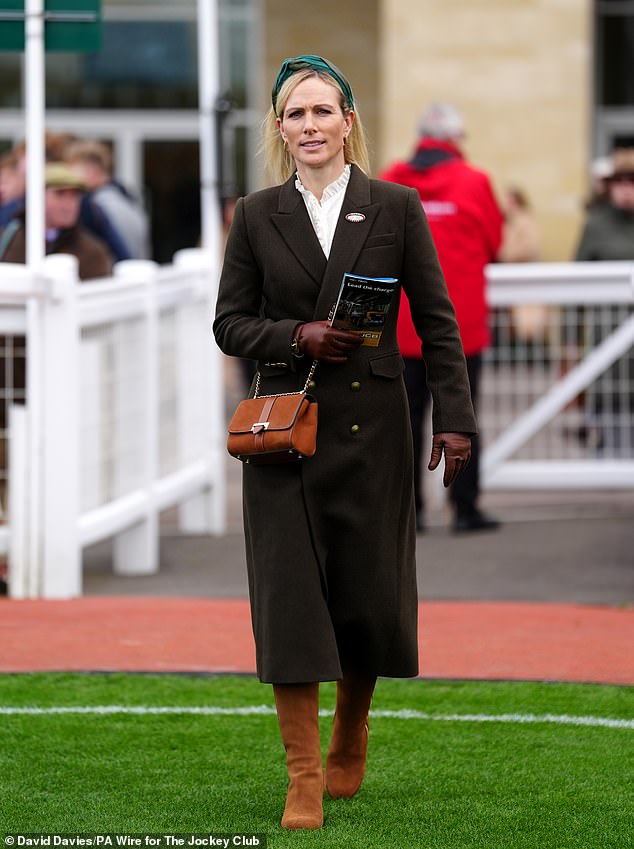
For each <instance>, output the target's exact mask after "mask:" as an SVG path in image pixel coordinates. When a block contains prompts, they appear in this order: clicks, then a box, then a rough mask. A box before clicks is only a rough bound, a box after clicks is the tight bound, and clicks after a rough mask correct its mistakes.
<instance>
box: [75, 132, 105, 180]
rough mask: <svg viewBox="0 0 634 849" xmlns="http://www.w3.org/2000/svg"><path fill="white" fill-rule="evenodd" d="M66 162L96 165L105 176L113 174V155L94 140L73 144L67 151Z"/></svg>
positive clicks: (103, 145)
mask: <svg viewBox="0 0 634 849" xmlns="http://www.w3.org/2000/svg"><path fill="white" fill-rule="evenodd" d="M65 159H66V162H86V163H88V164H89V165H96V166H97V167H98V168H99V169H100V170H101V171H103V173H104V174H107V175H108V176H110V175H111V174H112V153H111V152H110V150H109V148H108V147H107V146H106V145H105V144H102V143H101V142H98V141H96V140H94V139H87V140H85V141H84V140H82V141H76V142H73V143H72V144H70V145H69V146H68V148H67V149H66V156H65Z"/></svg>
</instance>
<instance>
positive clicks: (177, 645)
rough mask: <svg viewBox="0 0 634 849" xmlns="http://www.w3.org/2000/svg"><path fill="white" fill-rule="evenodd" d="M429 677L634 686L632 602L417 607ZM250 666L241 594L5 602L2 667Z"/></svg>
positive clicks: (0, 628)
mask: <svg viewBox="0 0 634 849" xmlns="http://www.w3.org/2000/svg"><path fill="white" fill-rule="evenodd" d="M419 646H420V666H421V675H422V676H423V677H426V678H458V679H465V678H466V679H469V678H471V679H516V680H550V681H587V682H600V683H609V684H634V652H633V651H632V646H634V609H631V608H628V609H621V608H615V607H598V606H591V605H580V604H559V603H546V604H542V603H526V602H495V601H494V602H486V601H485V602H470V601H467V602H463V601H456V602H446V601H429V602H422V603H421V605H420V624H419ZM35 670H126V671H152V672H168V671H169V672H177V671H178V672H241V673H252V672H254V671H255V655H254V646H253V638H252V634H251V625H250V619H249V606H248V601H246V600H245V599H210V598H161V597H158V598H157V597H127V596H126V597H121V596H119V597H84V598H78V599H72V600H69V601H40V600H34V601H14V600H7V599H2V600H0V672H29V671H35Z"/></svg>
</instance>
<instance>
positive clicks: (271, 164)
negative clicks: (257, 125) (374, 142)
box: [261, 68, 370, 183]
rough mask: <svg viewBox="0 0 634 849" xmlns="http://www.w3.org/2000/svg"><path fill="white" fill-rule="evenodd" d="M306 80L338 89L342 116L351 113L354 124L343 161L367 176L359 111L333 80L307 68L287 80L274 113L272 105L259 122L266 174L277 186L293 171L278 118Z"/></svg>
mask: <svg viewBox="0 0 634 849" xmlns="http://www.w3.org/2000/svg"><path fill="white" fill-rule="evenodd" d="M309 77H319V78H320V79H322V80H323V81H324V82H326V83H328V84H329V85H331V86H333V88H335V89H337V92H338V93H339V104H340V106H341V111H342V112H343V114H344V115H348V114H349V113H350V112H354V121H353V122H352V127H351V128H350V132H349V133H348V136H347V137H346V140H345V144H344V158H345V161H346V163H350V164H354V165H357V166H358V167H359V168H360V169H361V170H362V171H364V172H365V173H366V174H369V173H370V159H369V156H368V147H367V143H366V139H365V131H364V129H363V125H362V123H361V118H360V117H359V111H358V110H357V109H354V110H352V109H351V108H350V104H349V103H348V101H347V100H346V97H345V95H344V93H343V91H342V90H341V87H340V86H339V84H338V83H337V81H336V80H335V78H334V77H332V76H331V75H330V74H327V73H326V72H325V71H315V70H313V69H312V68H306V70H303V71H298V72H297V73H295V74H293V75H292V76H291V77H289V78H288V79H287V80H286V82H285V83H284V84H283V85H282V87H281V88H280V91H279V94H278V95H277V98H276V107H277V112H276V111H275V109H273V107H272V106H271V108H270V109H269V111H268V112H267V114H266V117H265V119H264V121H263V122H262V145H261V152H262V153H263V154H264V163H265V166H266V170H267V171H268V173H269V175H270V176H271V178H272V179H273V180H274V181H275V182H276V183H284V182H286V180H288V178H289V177H290V176H291V174H293V173H294V172H295V160H294V159H293V157H292V156H291V154H290V152H289V151H288V148H287V147H286V145H285V144H284V140H283V139H282V136H281V135H280V131H279V128H278V126H277V119H278V117H279V118H282V117H283V115H284V109H285V108H286V104H287V102H288V99H289V97H290V96H291V94H292V92H293V91H294V90H295V88H296V87H297V86H298V85H299V84H300V83H301V82H303V81H304V80H307V79H308V78H309Z"/></svg>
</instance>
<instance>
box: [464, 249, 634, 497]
mask: <svg viewBox="0 0 634 849" xmlns="http://www.w3.org/2000/svg"><path fill="white" fill-rule="evenodd" d="M487 274H488V282H489V287H488V297H489V303H490V306H491V325H492V333H493V344H492V346H491V348H490V349H489V350H488V351H487V352H486V354H485V360H484V363H485V365H484V369H483V381H482V383H483V385H482V390H481V401H480V409H479V415H478V418H479V421H480V424H481V430H482V435H483V442H484V446H485V450H484V452H483V455H482V478H483V486H484V487H485V488H488V489H496V488H498V489H499V488H501V489H524V488H539V489H567V488H578V487H583V488H621V487H628V488H629V487H634V354H633V352H632V349H633V346H634V263H626V262H623V263H556V264H550V263H531V264H522V265H519V264H518V265H492V266H489V267H488V269H487Z"/></svg>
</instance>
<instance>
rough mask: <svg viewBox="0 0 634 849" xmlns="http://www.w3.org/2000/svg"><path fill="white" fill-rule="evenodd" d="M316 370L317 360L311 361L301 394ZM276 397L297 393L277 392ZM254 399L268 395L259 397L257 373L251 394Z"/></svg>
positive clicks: (258, 375)
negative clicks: (253, 390)
mask: <svg viewBox="0 0 634 849" xmlns="http://www.w3.org/2000/svg"><path fill="white" fill-rule="evenodd" d="M316 368H317V360H313V364H312V366H311V367H310V371H309V372H308V377H307V378H306V383H305V384H304V388H303V389H302V390H300V391H301V392H304V393H305V392H306V391H307V390H308V384H309V383H310V382H311V380H312V379H313V375H314V374H315V369H316ZM278 395H297V392H279V393H278ZM253 397H254V398H258V397H262V398H268V397H269V396H268V395H262V396H260V372H259V371H258V373H257V376H256V378H255V392H254V393H253Z"/></svg>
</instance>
